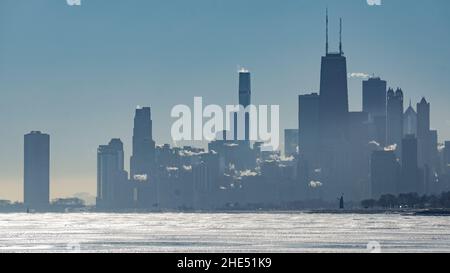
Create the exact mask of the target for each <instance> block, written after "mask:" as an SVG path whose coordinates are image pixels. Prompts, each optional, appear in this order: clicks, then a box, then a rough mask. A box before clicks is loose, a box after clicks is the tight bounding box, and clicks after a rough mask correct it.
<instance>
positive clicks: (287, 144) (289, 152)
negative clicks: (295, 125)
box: [284, 129, 298, 157]
mask: <svg viewBox="0 0 450 273" xmlns="http://www.w3.org/2000/svg"><path fill="white" fill-rule="evenodd" d="M297 146H298V129H285V130H284V155H285V156H286V157H289V156H295V155H297Z"/></svg>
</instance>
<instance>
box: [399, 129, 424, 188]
mask: <svg viewBox="0 0 450 273" xmlns="http://www.w3.org/2000/svg"><path fill="white" fill-rule="evenodd" d="M422 182H423V179H422V178H421V175H420V172H419V167H418V161H417V138H416V137H415V136H414V135H407V136H405V138H404V139H403V143H402V179H401V182H400V185H399V193H419V194H420V193H422V192H423V183H422Z"/></svg>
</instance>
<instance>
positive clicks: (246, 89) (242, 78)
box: [234, 68, 252, 141]
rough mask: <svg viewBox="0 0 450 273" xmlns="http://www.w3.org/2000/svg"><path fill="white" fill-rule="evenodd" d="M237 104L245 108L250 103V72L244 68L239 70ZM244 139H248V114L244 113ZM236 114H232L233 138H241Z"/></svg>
mask: <svg viewBox="0 0 450 273" xmlns="http://www.w3.org/2000/svg"><path fill="white" fill-rule="evenodd" d="M238 91H239V105H242V107H243V108H244V109H245V108H246V107H247V106H249V105H250V104H251V95H252V92H251V75H250V72H249V71H248V70H246V69H244V68H242V69H241V70H240V71H239V89H238ZM244 122H245V123H244V127H243V129H244V135H243V136H244V140H247V141H248V140H250V114H249V113H245V115H244ZM238 128H239V126H238V114H237V113H235V114H234V140H242V139H239V138H238V136H239V133H238Z"/></svg>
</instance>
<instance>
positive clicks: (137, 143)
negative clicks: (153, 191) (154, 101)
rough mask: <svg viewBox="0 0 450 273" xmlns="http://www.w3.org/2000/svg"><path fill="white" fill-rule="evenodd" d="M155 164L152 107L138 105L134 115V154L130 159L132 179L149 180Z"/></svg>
mask: <svg viewBox="0 0 450 273" xmlns="http://www.w3.org/2000/svg"><path fill="white" fill-rule="evenodd" d="M154 165H155V141H153V135H152V119H151V110H150V107H143V108H140V107H138V108H137V109H136V114H135V116H134V128H133V154H132V156H131V160H130V174H131V179H132V180H140V181H144V180H145V181H149V180H150V179H151V176H152V171H153V168H154Z"/></svg>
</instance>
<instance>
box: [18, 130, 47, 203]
mask: <svg viewBox="0 0 450 273" xmlns="http://www.w3.org/2000/svg"><path fill="white" fill-rule="evenodd" d="M24 144H25V147H24V203H25V205H26V206H27V207H29V208H35V209H42V208H46V207H47V206H48V205H49V199H50V136H49V135H48V134H43V133H41V132H39V131H33V132H31V133H29V134H27V135H25V138H24Z"/></svg>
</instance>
